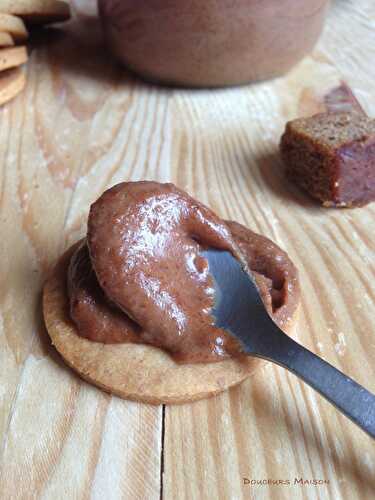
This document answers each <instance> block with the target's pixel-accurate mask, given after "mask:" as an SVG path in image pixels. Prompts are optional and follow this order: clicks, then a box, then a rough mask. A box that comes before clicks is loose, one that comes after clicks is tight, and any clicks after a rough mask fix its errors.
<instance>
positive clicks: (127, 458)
mask: <svg viewBox="0 0 375 500" xmlns="http://www.w3.org/2000/svg"><path fill="white" fill-rule="evenodd" d="M93 3H94V2H93V1H89V0H87V1H86V2H83V1H81V2H76V8H77V9H78V11H79V19H78V21H74V22H72V23H70V24H69V25H67V26H66V27H64V29H63V33H61V32H60V33H59V32H58V31H51V32H50V33H49V34H48V35H45V36H39V37H38V40H36V41H35V42H34V49H33V51H32V55H31V59H30V62H29V64H28V66H27V77H28V84H27V88H26V90H25V92H24V93H23V94H22V95H20V96H19V97H18V98H17V99H16V100H14V101H13V102H12V103H10V104H8V105H6V106H4V107H2V108H1V110H0V169H1V170H0V188H1V189H0V204H1V212H0V266H1V267H0V277H1V278H0V279H1V287H0V308H1V309H0V312H1V315H0V381H1V382H0V437H1V440H0V498H1V500H3V499H22V500H24V499H34V498H35V499H39V498H42V499H53V500H55V499H85V498H93V499H100V500H102V499H105V500H111V499H120V498H121V499H132V500H133V499H141V500H143V499H146V500H152V499H159V497H160V496H161V495H162V496H163V498H165V499H168V500H174V499H189V500H190V499H233V500H234V499H236V500H237V499H252V498H256V499H277V500H279V499H281V500H283V499H285V500H287V499H288V500H289V499H309V500H310V499H311V500H312V499H332V500H338V499H341V498H343V499H347V500H352V499H363V500H367V499H372V498H375V448H374V442H373V441H371V439H370V438H369V437H367V435H365V434H364V433H362V432H361V431H360V430H359V429H357V428H356V427H355V426H354V425H353V424H352V423H351V422H349V421H348V420H347V419H346V418H345V417H343V416H342V415H340V414H339V413H338V412H337V411H335V409H334V408H333V407H331V406H330V404H328V403H327V402H326V401H325V400H323V399H322V398H320V397H319V396H318V395H317V394H316V393H315V392H314V391H313V390H311V389H310V388H308V387H306V386H305V385H304V384H303V383H300V382H299V381H298V380H297V379H296V378H295V377H294V376H292V375H289V374H288V373H286V372H285V371H284V370H283V369H281V368H278V367H275V366H272V365H270V364H268V365H266V366H265V367H264V368H263V369H261V370H260V371H258V372H257V373H256V375H255V376H254V377H252V378H251V379H250V380H248V381H246V382H245V383H243V384H242V385H240V386H239V387H237V388H234V389H232V390H230V391H228V392H225V393H223V394H221V395H220V396H218V397H215V398H212V399H209V400H205V401H200V402H197V403H194V404H188V405H184V406H167V407H164V408H163V407H161V406H159V407H153V406H147V405H144V404H137V403H132V402H127V401H122V400H120V399H118V398H115V397H110V396H109V395H107V394H104V393H103V392H101V391H100V390H97V389H96V388H95V387H91V386H90V385H88V384H86V383H84V382H82V381H81V380H80V379H79V378H78V377H76V376H75V375H74V374H73V373H72V372H71V371H70V370H69V369H67V368H66V367H65V365H64V364H63V363H62V362H61V360H60V358H59V356H58V355H57V354H56V352H54V350H53V349H52V348H51V346H50V343H49V340H48V337H47V334H46V332H45V329H44V327H43V321H42V316H41V289H42V285H43V282H44V280H45V278H46V275H47V273H48V272H49V270H50V269H51V266H53V264H54V263H55V261H56V259H57V258H58V256H59V255H60V254H61V253H62V252H63V250H64V249H65V248H66V247H67V246H68V245H70V244H71V243H72V242H74V241H76V240H77V239H78V238H79V237H80V235H82V234H83V233H84V231H85V222H86V216H87V211H88V208H89V205H90V203H91V202H92V201H94V200H95V199H96V198H97V197H98V195H99V194H100V193H101V192H102V191H103V190H104V189H106V188H107V187H108V186H111V185H113V184H115V183H117V182H119V181H122V180H129V179H132V180H139V179H156V180H160V181H172V182H174V183H176V184H177V185H178V186H180V187H181V188H184V189H186V190H187V191H188V192H189V193H191V194H192V195H194V196H195V197H197V198H198V199H200V200H201V201H203V202H204V203H206V204H208V205H210V206H211V207H212V208H213V209H214V210H216V211H217V212H218V213H219V214H220V215H221V216H224V217H226V218H233V219H236V220H238V221H239V222H242V223H245V224H247V225H248V226H249V227H251V228H254V229H255V230H256V231H258V232H261V233H263V234H265V235H267V236H269V237H271V238H272V239H274V240H275V241H276V242H277V243H278V244H279V245H280V246H282V247H283V248H284V249H286V250H287V251H288V252H289V254H290V256H291V257H292V258H293V260H294V262H295V263H296V265H297V266H298V268H299V270H300V275H301V283H302V291H303V298H302V312H301V318H300V322H299V330H298V336H299V339H300V341H301V342H302V343H303V344H304V345H306V346H307V347H308V348H310V349H312V350H313V351H315V352H317V353H318V354H320V355H321V356H322V357H323V358H325V359H326V360H328V361H329V362H331V363H332V364H334V365H335V366H337V367H338V368H339V369H342V370H344V371H345V372H346V373H348V374H350V375H351V376H352V377H353V378H355V379H356V380H357V381H359V382H360V383H362V384H364V385H365V386H367V387H368V388H369V389H370V390H372V391H375V378H374V374H375V371H374V366H375V325H374V316H375V304H374V298H375V283H374V272H375V253H374V250H375V243H374V239H373V234H374V232H375V218H374V216H375V204H372V205H370V206H368V207H366V208H361V209H357V210H327V209H322V208H319V207H318V206H317V205H316V204H314V203H313V202H312V201H311V200H310V199H308V198H307V197H306V196H305V195H303V194H301V193H300V192H299V191H298V190H297V189H296V188H294V187H293V186H291V185H289V184H288V183H287V182H286V181H285V180H284V178H283V175H282V169H281V163H280V159H279V157H278V153H277V144H278V141H279V138H280V134H281V132H282V130H283V127H284V125H285V122H286V120H288V119H291V118H293V117H296V116H298V115H310V114H313V113H315V112H316V111H318V110H320V109H322V96H323V95H324V94H325V92H326V91H327V90H329V89H330V88H332V87H334V86H335V85H337V84H338V83H339V82H340V80H341V79H344V80H345V81H346V82H347V83H348V84H349V85H350V86H351V88H352V89H353V91H354V92H355V94H356V95H357V97H358V99H359V100H360V102H361V104H362V105H363V107H364V108H365V110H366V111H367V113H368V114H370V115H373V116H375V92H374V86H375V64H374V63H375V2H374V1H373V0H355V1H354V0H337V1H336V2H334V3H333V6H332V9H331V13H330V16H329V21H328V25H327V27H326V30H325V33H324V36H323V37H322V39H321V41H320V43H319V45H318V47H317V48H316V50H315V52H314V54H313V55H312V56H311V57H309V58H307V59H306V60H305V61H304V62H303V63H302V64H300V65H299V66H298V67H297V68H296V69H294V70H293V71H292V72H291V73H289V74H288V75H287V76H286V77H284V78H281V79H278V80H276V81H273V82H268V83H262V84H258V85H252V86H246V87H242V88H237V89H226V90H214V91H209V90H202V91H188V90H176V89H165V88H158V87H156V86H153V85H148V84H145V83H143V82H141V81H140V80H138V79H136V78H134V77H132V76H130V75H128V74H127V73H126V72H124V71H121V70H119V69H118V68H117V67H115V66H114V65H113V64H112V63H111V61H110V60H109V58H108V56H107V54H106V53H105V51H104V50H103V49H102V48H101V41H100V35H99V31H98V26H97V22H96V19H95V17H92V16H94V14H95V12H94V10H95V9H94V8H93V6H92V4H93ZM85 4H86V5H85ZM295 478H297V479H300V478H302V479H303V480H313V479H316V480H318V482H319V483H320V484H317V485H314V484H304V485H301V484H294V482H295ZM268 479H269V480H271V482H272V481H277V480H283V481H286V482H287V480H289V481H290V484H289V485H288V484H279V485H275V484H263V483H266V482H267V480H268ZM246 480H247V481H246ZM254 481H255V484H251V482H253V483H254ZM244 483H250V484H244ZM260 483H262V484H260Z"/></svg>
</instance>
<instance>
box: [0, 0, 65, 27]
mask: <svg viewBox="0 0 375 500" xmlns="http://www.w3.org/2000/svg"><path fill="white" fill-rule="evenodd" d="M0 12H3V13H6V14H13V15H15V16H20V17H22V18H23V19H24V21H25V22H26V23H27V24H49V23H60V22H63V21H67V20H68V19H69V18H70V7H69V4H68V3H66V2H63V1H61V0H0Z"/></svg>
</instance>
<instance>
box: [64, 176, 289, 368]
mask: <svg viewBox="0 0 375 500" xmlns="http://www.w3.org/2000/svg"><path fill="white" fill-rule="evenodd" d="M208 247H213V248H219V249H223V250H228V251H230V252H231V253H232V254H233V255H234V256H236V257H237V258H239V259H240V260H241V261H242V263H243V265H244V267H245V268H246V266H248V267H249V268H250V269H251V270H252V271H253V274H254V276H255V279H256V281H257V284H258V287H259V290H260V292H261V295H262V298H263V300H264V302H265V305H266V307H267V309H268V310H269V312H270V313H271V314H273V316H274V318H275V320H276V321H277V322H278V323H279V325H280V326H283V324H285V323H286V322H288V320H289V319H290V316H292V314H293V312H294V310H295V308H296V306H297V304H296V302H295V301H296V296H297V294H296V293H295V291H296V289H297V287H298V280H297V275H296V270H295V268H294V266H293V264H292V263H291V262H290V260H289V259H288V257H287V255H286V254H285V253H284V252H282V251H281V250H280V249H279V248H278V247H277V246H276V245H274V244H273V243H272V242H270V241H269V240H268V239H266V238H264V237H262V236H259V235H256V234H254V233H253V232H251V231H250V230H248V229H246V228H245V227H243V226H241V225H240V224H237V223H235V222H225V221H223V220H221V219H220V218H218V217H217V216H216V215H215V214H214V213H213V212H212V211H211V210H210V209H208V208H207V207H205V206H204V205H202V204H201V203H199V202H197V201H195V200H194V199H192V198H191V197H189V196H188V195H187V194H186V193H184V192H183V191H181V190H179V189H177V188H176V187H175V186H173V185H172V184H158V183H154V182H136V183H122V184H119V185H117V186H115V187H113V188H112V189H110V190H108V191H106V192H105V193H104V194H103V195H102V196H101V197H100V198H99V200H98V201H97V202H96V203H94V205H93V206H92V208H91V211H90V216H89V222H88V236H87V242H86V240H84V241H83V242H82V243H81V244H80V245H79V246H78V247H77V249H76V251H75V253H74V255H73V257H72V259H71V263H70V267H69V273H68V292H69V296H70V306H71V317H72V319H73V321H74V322H75V324H76V326H77V329H78V333H79V334H80V335H81V336H83V337H86V338H88V339H90V340H92V341H96V342H103V343H118V342H136V343H143V344H151V345H154V346H156V347H160V348H162V349H164V350H166V351H168V352H169V353H170V354H171V355H172V356H173V358H174V359H175V360H176V361H179V362H190V363H191V362H213V361H220V360H222V359H225V358H227V357H229V356H231V355H235V354H238V352H239V346H238V344H237V342H236V341H235V339H234V338H233V337H232V336H231V335H230V334H229V333H227V332H225V331H223V330H221V329H219V328H217V327H216V326H215V324H214V317H213V316H212V314H211V310H212V307H213V304H214V299H215V291H214V286H213V280H212V278H211V276H210V273H209V270H208V264H207V261H206V260H205V259H204V258H203V257H202V256H201V252H202V250H203V249H206V248H208Z"/></svg>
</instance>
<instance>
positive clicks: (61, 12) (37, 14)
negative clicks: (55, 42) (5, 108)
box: [0, 0, 70, 105]
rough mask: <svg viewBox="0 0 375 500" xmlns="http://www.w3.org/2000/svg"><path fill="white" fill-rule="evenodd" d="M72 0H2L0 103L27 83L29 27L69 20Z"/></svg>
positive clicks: (18, 91)
mask: <svg viewBox="0 0 375 500" xmlns="http://www.w3.org/2000/svg"><path fill="white" fill-rule="evenodd" d="M69 18H70V8H69V4H68V3H66V2H64V1H60V0H0V105H2V104H4V103H6V102H7V101H9V100H10V99H13V97H15V96H16V95H17V94H19V93H20V92H21V91H22V90H23V88H24V86H25V83H26V77H25V73H24V71H23V68H22V66H23V65H24V64H25V63H26V62H27V59H28V55H27V48H26V42H27V39H28V37H29V32H28V27H29V26H33V25H43V24H49V23H56V22H62V21H66V20H67V19H69Z"/></svg>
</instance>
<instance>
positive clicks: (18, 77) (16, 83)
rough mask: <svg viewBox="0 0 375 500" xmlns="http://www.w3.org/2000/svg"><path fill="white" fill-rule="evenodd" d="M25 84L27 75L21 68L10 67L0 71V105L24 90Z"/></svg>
mask: <svg viewBox="0 0 375 500" xmlns="http://www.w3.org/2000/svg"><path fill="white" fill-rule="evenodd" d="M25 84H26V77H25V73H24V72H23V70H22V69H21V68H13V69H8V70H6V71H3V72H2V73H0V105H2V104H5V103H6V102H8V101H10V100H11V99H13V98H14V97H16V95H18V94H19V93H20V92H22V90H23V89H24V87H25Z"/></svg>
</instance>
